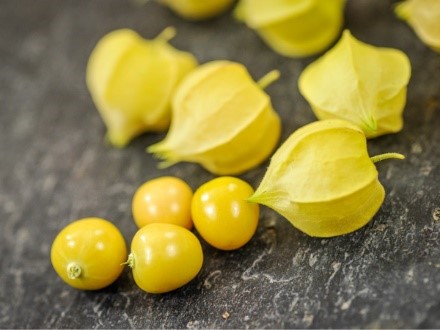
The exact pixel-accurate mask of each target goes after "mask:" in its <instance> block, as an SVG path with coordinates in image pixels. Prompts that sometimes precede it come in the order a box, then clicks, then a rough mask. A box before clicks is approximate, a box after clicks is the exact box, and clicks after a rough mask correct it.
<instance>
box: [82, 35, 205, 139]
mask: <svg viewBox="0 0 440 330" xmlns="http://www.w3.org/2000/svg"><path fill="white" fill-rule="evenodd" d="M174 34H175V31H174V29H173V28H167V29H165V30H164V31H163V32H162V33H161V34H160V35H159V36H158V37H157V38H156V39H154V40H146V39H143V38H141V37H140V36H139V35H138V34H137V33H135V32H134V31H132V30H129V29H121V30H116V31H113V32H111V33H109V34H107V35H106V36H104V37H103V38H102V39H101V40H100V41H99V42H98V44H97V45H96V47H95V49H94V50H93V52H92V54H91V55H90V59H89V63H88V65H87V72H86V75H87V76H86V80H87V86H88V88H89V91H90V93H91V95H92V98H93V101H94V102H95V105H96V107H97V109H98V111H99V112H100V114H101V117H102V119H103V120H104V123H105V124H106V126H107V136H106V137H107V139H108V141H109V142H110V143H111V144H112V145H114V146H116V147H123V146H125V145H126V144H127V143H128V142H130V140H131V139H133V138H134V137H135V136H137V135H139V134H141V133H144V132H147V131H163V130H165V129H166V128H168V126H169V124H170V118H171V107H170V101H171V95H172V93H173V92H174V89H175V87H176V86H177V84H178V83H179V82H180V80H181V79H182V78H183V77H184V76H186V75H187V74H188V73H189V72H190V71H192V70H193V69H194V68H195V67H196V66H197V61H196V59H195V58H194V56H192V55H191V54H190V53H186V52H182V51H179V50H177V49H175V48H173V47H172V46H170V45H169V44H168V40H169V39H171V38H172V37H173V36H174Z"/></svg>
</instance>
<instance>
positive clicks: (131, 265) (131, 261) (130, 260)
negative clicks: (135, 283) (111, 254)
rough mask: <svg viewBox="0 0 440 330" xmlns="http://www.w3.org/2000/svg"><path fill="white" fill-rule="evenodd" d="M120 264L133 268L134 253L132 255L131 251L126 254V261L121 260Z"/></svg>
mask: <svg viewBox="0 0 440 330" xmlns="http://www.w3.org/2000/svg"><path fill="white" fill-rule="evenodd" d="M121 265H127V266H128V267H130V268H133V267H134V255H133V253H130V254H129V255H128V258H127V261H126V262H123V263H122V264H121Z"/></svg>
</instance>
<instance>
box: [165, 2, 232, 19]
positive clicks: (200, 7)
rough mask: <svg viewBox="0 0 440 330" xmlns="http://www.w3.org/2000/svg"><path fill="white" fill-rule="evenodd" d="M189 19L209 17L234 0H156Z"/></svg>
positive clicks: (220, 12) (216, 14)
mask: <svg viewBox="0 0 440 330" xmlns="http://www.w3.org/2000/svg"><path fill="white" fill-rule="evenodd" d="M157 1H158V2H159V3H162V4H164V5H165V6H167V7H169V8H170V9H171V10H173V11H174V12H175V13H176V14H177V15H179V16H181V17H183V18H185V19H187V20H191V21H200V20H205V19H210V18H213V17H215V16H218V15H220V14H222V13H223V12H225V11H226V10H227V9H228V8H230V7H231V6H232V3H233V2H234V1H235V0H157Z"/></svg>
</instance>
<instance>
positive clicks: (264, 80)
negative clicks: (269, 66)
mask: <svg viewBox="0 0 440 330" xmlns="http://www.w3.org/2000/svg"><path fill="white" fill-rule="evenodd" d="M279 77H280V72H279V71H278V70H272V71H270V72H268V73H266V74H265V75H264V76H263V77H261V78H260V80H258V81H257V85H258V86H260V88H261V89H266V88H267V86H269V85H270V84H272V83H273V82H274V81H275V80H277V79H278V78H279Z"/></svg>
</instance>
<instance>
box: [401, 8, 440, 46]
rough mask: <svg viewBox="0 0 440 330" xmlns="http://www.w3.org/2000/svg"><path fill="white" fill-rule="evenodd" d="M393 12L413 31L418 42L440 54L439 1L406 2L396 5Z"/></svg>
mask: <svg viewBox="0 0 440 330" xmlns="http://www.w3.org/2000/svg"><path fill="white" fill-rule="evenodd" d="M395 12H396V15H397V16H398V17H399V18H401V19H403V20H404V21H406V22H407V23H408V24H409V25H410V26H411V27H412V28H413V29H414V31H415V33H416V34H417V36H418V37H419V38H420V40H422V41H423V42H424V43H425V44H426V45H428V46H429V47H431V48H432V49H433V50H435V51H436V52H439V53H440V1H438V0H406V1H402V2H401V3H399V4H397V6H396V8H395Z"/></svg>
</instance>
